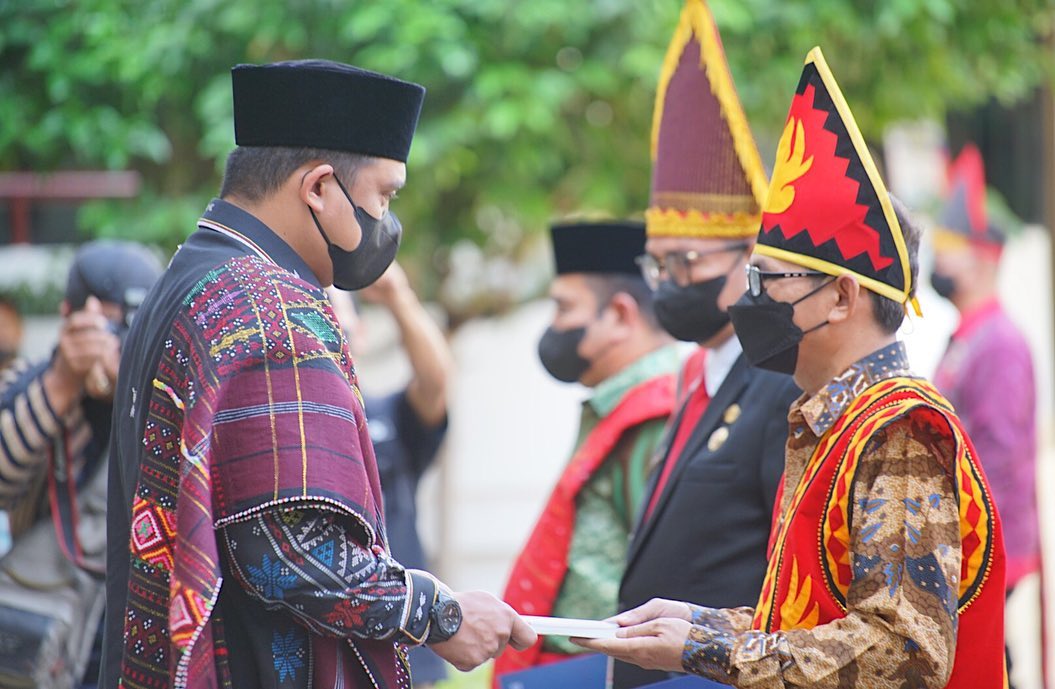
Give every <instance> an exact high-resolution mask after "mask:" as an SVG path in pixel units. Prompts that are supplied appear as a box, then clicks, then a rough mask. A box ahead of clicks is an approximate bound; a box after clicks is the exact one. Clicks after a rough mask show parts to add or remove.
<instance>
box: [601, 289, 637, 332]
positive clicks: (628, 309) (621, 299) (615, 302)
mask: <svg viewBox="0 0 1055 689" xmlns="http://www.w3.org/2000/svg"><path fill="white" fill-rule="evenodd" d="M608 308H609V309H611V311H612V313H613V314H614V316H615V322H616V324H617V325H620V326H625V327H627V328H633V327H634V326H635V325H637V323H638V321H640V320H641V309H640V307H638V305H637V300H635V299H634V298H633V297H632V296H630V295H629V294H627V293H626V292H616V293H615V294H614V295H612V298H611V299H610V300H609V302H608Z"/></svg>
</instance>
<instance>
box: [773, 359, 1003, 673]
mask: <svg viewBox="0 0 1055 689" xmlns="http://www.w3.org/2000/svg"><path fill="white" fill-rule="evenodd" d="M908 413H911V414H912V415H913V416H914V417H916V418H921V419H925V420H926V422H927V423H928V425H929V426H930V427H931V428H933V430H934V432H935V433H937V434H942V435H944V436H945V437H947V438H951V439H952V440H953V441H954V443H955V447H956V457H955V462H954V476H953V478H954V480H955V483H956V485H957V487H958V489H959V505H960V542H961V546H962V548H963V561H962V565H961V570H960V584H959V604H958V611H959V625H958V632H957V637H956V659H955V662H954V664H953V670H952V676H951V678H950V680H949V683H948V684H947V685H946V686H947V687H948V688H950V689H967V688H968V687H971V688H972V689H996V688H998V687H1003V686H1005V670H1004V625H1003V623H1004V541H1003V535H1002V532H1001V527H1000V518H999V516H998V514H997V512H996V509H995V508H994V507H993V502H992V498H991V496H990V493H989V485H988V483H987V482H986V479H985V475H984V474H983V473H982V471H981V469H980V467H979V464H978V463H977V460H976V459H975V457H974V447H973V445H972V444H971V441H970V439H969V438H968V437H967V435H966V433H965V432H964V430H963V428H962V426H961V425H960V421H959V419H958V418H957V417H956V415H955V413H954V412H953V410H952V407H951V406H950V405H949V403H948V402H947V401H945V399H944V398H942V397H941V395H940V394H939V393H938V392H937V390H935V389H934V388H933V387H932V386H931V385H930V384H928V383H926V382H924V381H921V380H916V379H909V378H892V379H889V380H886V381H883V382H880V383H877V384H876V385H873V386H872V387H871V388H869V389H868V390H866V391H865V392H864V393H863V394H862V395H861V396H859V397H858V398H857V399H856V400H854V402H853V403H852V404H851V405H850V407H849V408H848V409H847V410H846V411H845V412H844V413H843V415H842V416H841V417H839V419H838V421H836V423H835V425H834V426H833V427H832V428H831V429H829V431H828V432H827V433H825V434H824V436H823V437H822V438H821V440H820V443H819V444H818V445H817V449H816V450H815V451H814V453H813V456H812V457H810V460H809V463H808V464H807V466H806V471H805V473H804V474H803V477H802V479H801V481H800V482H799V485H798V486H796V487H795V488H794V494H793V495H792V496H791V500H790V503H789V504H788V508H787V510H786V511H785V512H784V513H783V514H782V515H781V516H780V518H779V520H778V521H777V522H776V523H775V524H774V526H775V530H774V535H773V537H772V539H771V541H770V552H769V566H768V568H767V571H766V577H765V580H764V582H763V585H762V594H761V597H760V599H759V603H758V606H757V608H756V609H755V619H754V627H755V629H762V630H765V631H769V632H772V631H776V630H791V629H810V628H812V627H815V626H817V625H822V624H826V623H829V622H832V621H833V620H837V619H840V618H842V617H844V616H845V615H846V592H847V590H848V588H849V586H850V583H851V580H852V578H853V570H852V568H851V553H850V550H849V545H850V532H849V509H850V506H849V504H848V502H849V498H850V493H851V489H852V486H853V479H854V474H855V472H856V469H857V465H858V461H859V460H860V457H861V454H862V452H863V451H864V448H865V447H866V446H867V444H868V440H869V438H870V437H871V436H872V434H873V433H874V432H875V431H876V430H878V429H879V428H881V427H882V426H883V425H884V424H886V423H888V422H890V421H892V420H894V419H896V418H898V417H900V416H903V415H905V414H908ZM788 489H789V490H790V489H791V487H790V486H789V487H788ZM777 504H778V506H779V505H780V504H781V503H780V502H778V503H777ZM778 509H779V507H778Z"/></svg>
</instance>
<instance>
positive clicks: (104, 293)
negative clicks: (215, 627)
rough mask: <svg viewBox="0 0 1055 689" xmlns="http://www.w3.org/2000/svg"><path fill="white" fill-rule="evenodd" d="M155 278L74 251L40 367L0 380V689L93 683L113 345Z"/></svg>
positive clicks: (101, 255) (116, 250)
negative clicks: (6, 531)
mask: <svg viewBox="0 0 1055 689" xmlns="http://www.w3.org/2000/svg"><path fill="white" fill-rule="evenodd" d="M161 270H162V268H161V265H160V263H159V262H158V260H157V259H156V258H155V257H154V256H153V254H151V253H150V252H149V251H148V250H147V249H146V248H145V247H143V246H141V245H139V244H135V243H131V242H117V241H108V240H104V241H95V242H90V243H88V244H85V245H84V246H83V247H81V249H80V250H79V251H78V252H77V254H76V256H75V257H74V260H73V264H72V266H71V267H70V272H69V277H68V281H67V286H66V293H65V299H64V300H63V302H62V305H61V307H60V313H61V314H62V317H63V320H62V326H61V329H60V331H59V339H58V343H57V345H56V346H55V349H54V352H53V353H52V356H51V358H50V359H49V360H48V361H45V362H41V363H39V364H33V363H31V362H28V361H26V360H24V359H15V360H14V361H13V362H12V363H11V365H10V367H9V368H8V369H7V370H5V371H4V372H3V374H0V508H6V509H8V510H9V512H10V521H11V537H12V540H13V543H14V546H13V548H12V549H11V551H10V552H9V553H8V554H6V555H5V556H4V557H3V558H2V559H0V638H3V640H4V643H3V644H0V686H10V685H13V684H14V685H18V686H29V684H27V682H28V683H31V684H32V685H33V686H37V687H42V688H52V687H54V688H60V687H62V688H66V687H75V686H77V685H78V684H79V683H80V682H81V681H82V678H87V680H88V681H89V682H91V683H92V684H89V685H88V686H94V682H95V679H96V676H97V674H98V670H97V669H96V670H94V671H93V670H92V669H91V667H90V664H89V661H90V660H92V659H93V658H92V657H93V656H95V655H97V653H93V652H92V651H93V644H94V642H95V641H96V637H97V636H99V635H97V634H96V630H97V629H98V628H99V622H100V619H101V616H102V610H103V605H102V603H103V600H102V599H103V570H104V562H105V561H104V557H105V535H106V529H105V516H106V476H107V472H106V462H107V456H108V454H109V436H110V420H111V417H112V404H113V393H114V384H115V382H116V380H117V368H118V362H119V361H120V349H121V340H122V337H123V335H124V333H125V332H127V330H128V326H129V324H130V323H131V318H132V316H133V315H134V311H135V309H136V307H137V306H138V305H139V304H140V303H141V302H142V299H143V297H144V296H145V295H146V292H147V291H148V290H149V289H150V287H151V286H152V285H153V284H154V281H155V280H156V279H157V278H158V276H159V275H160V274H161Z"/></svg>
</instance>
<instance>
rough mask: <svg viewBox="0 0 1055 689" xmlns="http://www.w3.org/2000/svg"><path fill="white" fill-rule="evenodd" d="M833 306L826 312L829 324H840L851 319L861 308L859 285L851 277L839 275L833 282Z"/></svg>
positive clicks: (855, 279) (861, 294) (861, 295)
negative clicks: (834, 297)
mask: <svg viewBox="0 0 1055 689" xmlns="http://www.w3.org/2000/svg"><path fill="white" fill-rule="evenodd" d="M835 295H836V299H835V304H834V305H832V308H831V311H829V312H828V322H829V323H842V322H844V321H848V320H850V319H851V318H853V316H854V314H855V313H857V309H859V308H860V307H861V298H862V297H863V296H864V295H863V293H862V291H861V283H859V282H858V281H857V278H855V277H854V276H853V275H840V276H839V277H838V278H836V280H835Z"/></svg>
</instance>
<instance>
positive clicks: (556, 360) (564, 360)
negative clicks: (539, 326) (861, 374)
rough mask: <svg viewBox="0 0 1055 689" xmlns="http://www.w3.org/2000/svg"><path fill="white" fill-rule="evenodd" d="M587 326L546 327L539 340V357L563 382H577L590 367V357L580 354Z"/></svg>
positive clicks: (553, 374)
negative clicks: (559, 328) (560, 328)
mask: <svg viewBox="0 0 1055 689" xmlns="http://www.w3.org/2000/svg"><path fill="white" fill-rule="evenodd" d="M585 336H586V328H585V327H583V328H569V329H568V330H554V329H553V326H550V327H548V328H546V332H544V333H543V334H542V338H541V339H539V342H538V358H539V359H540V360H541V361H542V365H543V366H544V367H545V369H546V371H547V372H549V374H550V375H551V376H553V377H554V378H556V379H557V380H559V381H561V382H562V383H575V382H577V381H578V380H579V378H581V377H582V374H584V373H586V371H587V370H588V369H589V368H590V361H589V359H585V358H583V357H582V356H580V355H579V343H581V342H582V338H583V337H585Z"/></svg>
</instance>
